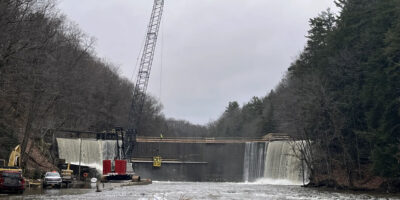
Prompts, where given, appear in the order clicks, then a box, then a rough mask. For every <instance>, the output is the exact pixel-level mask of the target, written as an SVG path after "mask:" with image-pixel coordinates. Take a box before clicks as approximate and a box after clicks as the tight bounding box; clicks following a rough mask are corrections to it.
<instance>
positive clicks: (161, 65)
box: [158, 14, 165, 103]
mask: <svg viewBox="0 0 400 200" xmlns="http://www.w3.org/2000/svg"><path fill="white" fill-rule="evenodd" d="M164 19H165V14H164V17H163V18H161V44H160V45H161V48H160V49H161V52H160V88H159V97H158V98H159V100H160V103H161V97H162V75H163V53H164V26H163V21H165V20H164Z"/></svg>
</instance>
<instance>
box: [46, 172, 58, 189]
mask: <svg viewBox="0 0 400 200" xmlns="http://www.w3.org/2000/svg"><path fill="white" fill-rule="evenodd" d="M61 184H62V178H61V176H60V174H59V173H58V172H56V171H52V172H46V174H45V175H44V179H43V188H46V187H47V186H50V185H51V186H55V187H57V188H61Z"/></svg>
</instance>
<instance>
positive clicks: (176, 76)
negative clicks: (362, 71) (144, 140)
mask: <svg viewBox="0 0 400 200" xmlns="http://www.w3.org/2000/svg"><path fill="white" fill-rule="evenodd" d="M152 4H153V1H152V0H112V1H111V0H59V5H58V8H59V9H60V11H61V12H62V13H64V14H65V15H67V17H68V19H69V20H71V21H73V22H75V23H76V24H78V25H79V27H80V29H82V30H83V32H85V33H86V34H87V35H89V36H93V37H95V38H96V39H97V42H96V45H95V49H96V52H97V55H98V56H99V57H101V58H105V59H106V60H107V61H109V62H111V63H114V64H116V65H117V66H119V70H120V73H121V75H122V76H125V77H127V78H129V79H131V77H132V74H133V73H134V68H135V65H136V60H137V57H138V55H139V53H140V50H141V48H142V46H143V39H144V35H145V33H146V27H147V23H148V21H149V18H150V14H151V8H152ZM328 7H330V8H331V9H332V10H333V11H336V10H337V9H336V8H335V6H334V3H333V0H190V1H189V0H165V5H164V13H163V19H162V25H161V29H160V33H159V39H158V44H157V47H156V55H155V60H154V62H153V67H152V73H151V76H150V81H149V87H148V93H150V94H152V95H153V96H155V97H156V98H158V99H159V100H161V102H162V104H163V105H164V111H163V112H164V114H165V115H166V116H167V117H173V118H177V119H185V120H188V121H190V122H192V123H197V124H206V123H208V122H210V121H212V120H216V119H218V117H219V116H220V115H221V114H222V113H223V111H224V110H225V107H226V106H227V104H228V102H229V101H238V102H239V103H240V104H241V105H242V104H244V103H245V102H248V101H249V100H250V98H251V97H253V96H265V95H266V94H267V93H268V92H269V91H270V90H271V89H273V88H274V87H275V86H276V85H277V84H278V83H279V81H280V80H281V78H282V76H283V75H284V72H285V71H286V69H287V68H288V67H289V64H290V63H291V62H292V61H293V60H294V59H295V58H296V56H297V55H299V53H300V51H301V50H302V49H303V47H304V45H305V42H306V38H305V37H304V36H305V35H306V34H307V30H308V29H309V25H308V20H309V18H312V17H315V16H317V15H318V13H320V12H321V11H324V10H326V9H327V8H328ZM134 77H135V76H134ZM160 86H161V87H160Z"/></svg>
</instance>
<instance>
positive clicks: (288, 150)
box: [264, 141, 305, 184]
mask: <svg viewBox="0 0 400 200" xmlns="http://www.w3.org/2000/svg"><path fill="white" fill-rule="evenodd" d="M296 143H297V142H288V141H275V142H270V143H269V145H268V150H267V157H266V159H265V169H264V178H265V180H272V181H274V182H276V183H279V182H281V183H284V184H303V175H305V174H304V171H305V170H303V165H302V162H301V160H300V159H299V158H298V157H297V156H296V153H298V150H297V148H296V147H297V146H296ZM304 177H305V176H304Z"/></svg>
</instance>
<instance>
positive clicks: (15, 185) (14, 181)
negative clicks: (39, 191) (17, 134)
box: [0, 145, 25, 193]
mask: <svg viewBox="0 0 400 200" xmlns="http://www.w3.org/2000/svg"><path fill="white" fill-rule="evenodd" d="M0 163H1V165H0V192H3V191H17V192H19V193H23V192H24V190H25V186H24V185H25V179H24V178H23V176H22V169H21V147H20V145H17V146H16V147H15V148H14V150H13V151H12V152H11V153H10V158H9V159H8V164H7V165H6V161H5V160H4V159H1V160H0Z"/></svg>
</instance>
